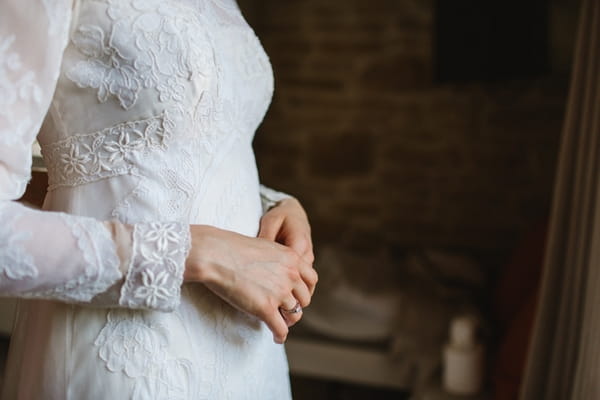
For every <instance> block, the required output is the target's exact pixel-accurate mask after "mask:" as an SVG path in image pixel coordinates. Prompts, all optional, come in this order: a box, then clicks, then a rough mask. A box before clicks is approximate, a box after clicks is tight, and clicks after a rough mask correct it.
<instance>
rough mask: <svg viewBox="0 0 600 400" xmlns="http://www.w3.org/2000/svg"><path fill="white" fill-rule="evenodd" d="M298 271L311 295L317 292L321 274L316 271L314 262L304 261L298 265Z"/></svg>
mask: <svg viewBox="0 0 600 400" xmlns="http://www.w3.org/2000/svg"><path fill="white" fill-rule="evenodd" d="M298 272H299V273H300V278H301V279H302V282H304V284H305V285H306V287H307V288H308V291H309V293H310V295H311V296H312V295H313V293H314V292H315V287H316V285H317V282H318V281H319V275H318V274H317V271H315V269H314V268H313V267H312V263H307V262H302V263H301V264H300V265H299V266H298Z"/></svg>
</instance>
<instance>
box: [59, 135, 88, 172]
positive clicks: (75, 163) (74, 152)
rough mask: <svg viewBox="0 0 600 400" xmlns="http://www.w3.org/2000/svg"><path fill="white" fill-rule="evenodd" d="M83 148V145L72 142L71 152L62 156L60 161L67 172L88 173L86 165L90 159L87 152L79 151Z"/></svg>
mask: <svg viewBox="0 0 600 400" xmlns="http://www.w3.org/2000/svg"><path fill="white" fill-rule="evenodd" d="M81 148H82V147H81V146H77V145H76V144H75V143H71V145H70V146H69V152H68V153H65V154H63V155H61V156H60V161H61V162H62V164H63V171H64V173H65V174H81V175H85V174H87V172H88V171H87V168H86V167H85V163H86V162H87V161H88V159H89V157H88V155H87V154H80V153H79V151H80V149H81Z"/></svg>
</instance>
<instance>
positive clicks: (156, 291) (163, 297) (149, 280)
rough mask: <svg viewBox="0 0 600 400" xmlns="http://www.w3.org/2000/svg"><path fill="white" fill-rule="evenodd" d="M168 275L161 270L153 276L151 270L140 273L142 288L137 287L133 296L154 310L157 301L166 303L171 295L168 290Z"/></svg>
mask: <svg viewBox="0 0 600 400" xmlns="http://www.w3.org/2000/svg"><path fill="white" fill-rule="evenodd" d="M168 283H169V274H168V273H167V271H165V270H163V271H160V272H158V274H156V275H155V274H154V272H152V270H151V269H145V270H143V271H142V286H140V287H138V288H137V289H136V290H135V292H134V296H135V297H136V298H138V299H142V300H143V301H144V303H145V304H146V306H147V307H150V308H156V306H157V305H158V302H159V301H167V300H168V299H169V298H170V297H172V296H173V295H172V294H171V292H170V290H169V289H168V287H169V286H168Z"/></svg>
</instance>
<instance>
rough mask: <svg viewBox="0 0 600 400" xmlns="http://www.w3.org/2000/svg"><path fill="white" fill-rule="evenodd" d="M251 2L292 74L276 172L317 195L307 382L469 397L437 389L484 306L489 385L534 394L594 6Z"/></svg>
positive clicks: (271, 175) (496, 394)
mask: <svg viewBox="0 0 600 400" xmlns="http://www.w3.org/2000/svg"><path fill="white" fill-rule="evenodd" d="M239 4H240V7H241V8H242V10H243V11H244V14H245V16H246V18H247V19H248V21H249V23H250V24H251V25H252V26H253V27H254V29H255V31H256V34H257V35H258V37H259V38H260V40H261V42H262V43H263V45H264V47H265V49H266V51H267V53H268V55H269V57H270V59H271V62H272V65H273V69H274V74H275V87H276V89H275V96H274V99H273V103H272V106H271V108H270V111H269V113H268V114H267V116H266V118H265V120H264V123H263V125H262V126H261V128H260V129H259V132H258V133H257V136H256V140H255V149H256V153H257V158H258V163H259V167H260V171H261V178H262V180H263V182H264V183H265V184H267V185H269V186H271V187H274V188H276V189H279V190H282V191H285V192H288V193H291V194H293V195H295V196H297V197H298V198H299V199H301V201H302V202H303V204H304V205H305V207H306V209H307V211H308V214H309V216H310V218H311V221H312V225H313V229H314V242H315V248H316V257H317V260H316V268H317V270H318V271H319V272H320V275H321V285H320V287H319V291H318V293H317V295H316V296H315V299H314V302H313V305H312V306H311V307H310V308H309V309H308V310H306V313H305V316H304V319H303V322H302V323H301V324H300V325H299V326H298V327H296V328H295V330H294V333H293V335H292V338H291V341H290V344H289V345H288V354H289V356H290V360H291V365H292V372H293V373H294V375H293V376H294V379H293V387H294V391H295V395H296V398H297V399H303V398H311V399H317V398H327V399H338V398H339V399H354V398H386V399H387V398H403V397H402V396H405V397H407V398H408V397H409V396H411V395H412V396H414V398H432V399H433V398H438V397H436V396H441V397H439V398H450V397H443V394H441V393H438V392H437V391H436V390H434V389H431V390H430V389H427V388H428V387H429V388H431V387H435V386H436V385H437V386H439V385H438V384H437V383H436V379H438V378H435V377H436V376H438V377H439V375H440V374H441V372H440V367H441V366H442V364H443V363H442V359H441V354H442V348H443V345H444V343H445V342H446V341H447V340H448V338H447V335H448V326H449V322H450V321H451V320H452V318H453V317H454V316H456V315H458V314H460V313H464V312H467V313H469V314H474V315H477V317H478V323H477V330H478V332H479V338H480V340H481V341H482V342H483V343H484V344H485V346H486V347H487V351H486V354H487V357H486V359H487V365H486V367H485V376H486V380H485V382H486V386H485V387H486V390H484V396H487V397H489V398H514V397H515V396H516V390H518V385H519V381H520V371H521V369H522V364H523V362H524V357H525V353H526V345H527V338H528V333H529V331H528V330H529V326H530V321H531V319H532V316H533V306H532V305H533V304H535V302H534V298H535V291H536V287H537V280H538V276H539V269H540V265H541V259H542V254H543V243H544V237H545V224H546V220H547V215H548V212H549V207H550V204H551V198H552V190H553V180H554V175H555V168H556V159H557V153H558V150H559V144H560V133H561V127H562V121H563V116H564V108H565V100H566V96H567V93H568V85H569V71H570V66H571V59H572V51H573V43H574V37H575V29H576V26H577V17H578V6H579V2H578V1H567V0H531V1H527V2H522V1H515V0H508V1H502V2H496V1H493V2H481V1H476V0H456V1H444V0H438V1H433V0H372V1H368V2H367V1H364V0H328V1H318V0H291V1H278V0H261V1H254V0H239ZM353 309H354V314H353V311H352V310H353ZM411 348H412V349H413V350H414V351H413V352H412V353H411V351H410V349H411ZM332 349H335V351H339V352H340V353H339V354H338V353H336V352H335V351H333V350H332ZM500 350H502V351H500ZM332 351H333V353H332ZM360 351H364V352H366V353H364V354H363V353H360ZM354 352H358V353H357V354H358V355H356V357H355V355H354ZM330 353H331V354H330ZM365 354H368V355H370V356H373V357H375V355H377V356H378V357H380V358H378V359H377V360H378V361H375V358H374V359H370V358H368V357H367V356H366V355H365ZM423 354H429V355H430V358H429V359H428V361H427V362H425V361H424V360H423ZM362 356H365V357H367V358H366V359H362V358H361V357H362ZM436 357H437V359H436ZM367 359H368V360H369V361H365V360H367ZM311 360H312V361H311ZM436 360H437V362H436ZM370 362H373V363H374V364H373V365H371V364H369V363H370ZM379 362H381V363H382V364H381V365H380V364H377V363H379ZM361 363H363V365H362V366H361V367H362V368H355V366H356V365H357V364H358V365H360V364H361ZM364 363H366V364H368V365H371V366H370V367H366V365H365V364H364ZM375 364H377V366H376V365H375ZM386 366H387V367H386ZM377 368H383V369H386V368H387V369H388V370H389V369H390V368H392V369H395V371H396V372H394V373H391V374H390V376H389V377H387V378H383V377H382V376H381V375H382V374H385V373H382V372H375V371H379V370H378V369H377ZM369 370H370V371H371V372H373V375H377V376H373V377H370V373H369ZM361 371H362V372H361ZM378 376H379V377H378ZM357 385H358V386H357ZM411 393H412V394H411ZM419 393H420V394H419ZM319 395H320V396H321V397H319ZM377 396H379V397H377ZM428 396H429V397H428ZM452 398H454V397H452ZM460 398H462V397H460Z"/></svg>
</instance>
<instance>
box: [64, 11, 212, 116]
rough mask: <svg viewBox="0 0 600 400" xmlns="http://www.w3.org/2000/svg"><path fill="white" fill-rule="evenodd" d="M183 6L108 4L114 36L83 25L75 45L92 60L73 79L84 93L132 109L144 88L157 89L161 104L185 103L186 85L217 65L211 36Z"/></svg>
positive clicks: (81, 65)
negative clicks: (87, 90)
mask: <svg viewBox="0 0 600 400" xmlns="http://www.w3.org/2000/svg"><path fill="white" fill-rule="evenodd" d="M181 7H183V6H182V5H181V4H178V3H177V2H165V1H160V0H129V1H122V0H119V1H112V0H109V1H108V9H107V15H108V17H109V18H110V19H111V21H112V24H111V28H110V31H109V32H105V31H104V30H103V29H102V28H101V27H99V26H97V25H85V24H84V25H81V26H79V27H78V28H77V30H76V31H75V32H74V34H73V36H72V42H73V44H74V45H75V47H77V49H78V50H79V51H80V52H81V53H82V54H83V55H85V56H87V57H88V59H87V60H84V61H80V62H78V63H76V65H75V66H74V67H72V68H71V69H70V70H69V71H68V72H67V77H68V78H69V79H71V80H72V81H73V82H75V83H76V84H77V85H78V86H79V87H82V88H93V89H97V90H98V101H99V102H101V103H104V102H105V101H106V100H107V99H108V98H109V96H114V97H116V98H117V99H118V100H119V104H120V105H121V107H123V108H124V109H126V110H128V109H130V108H131V107H133V105H135V103H136V102H137V100H138V96H139V94H140V92H141V90H142V89H148V88H154V89H155V90H156V91H157V92H158V99H159V101H161V102H166V101H173V102H181V101H183V99H184V94H185V89H186V86H187V85H186V84H185V82H186V81H189V80H191V79H193V78H194V77H195V76H196V75H207V74H208V73H209V71H211V70H212V69H214V68H212V66H213V65H214V62H213V60H212V49H211V46H210V44H209V42H208V41H207V40H206V39H205V37H206V32H204V30H203V29H202V27H201V26H200V25H199V23H198V20H197V18H195V17H194V16H193V15H191V13H190V12H189V11H188V10H181V9H180V8H181Z"/></svg>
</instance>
